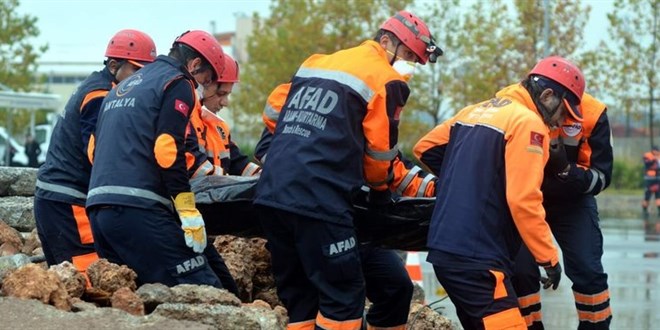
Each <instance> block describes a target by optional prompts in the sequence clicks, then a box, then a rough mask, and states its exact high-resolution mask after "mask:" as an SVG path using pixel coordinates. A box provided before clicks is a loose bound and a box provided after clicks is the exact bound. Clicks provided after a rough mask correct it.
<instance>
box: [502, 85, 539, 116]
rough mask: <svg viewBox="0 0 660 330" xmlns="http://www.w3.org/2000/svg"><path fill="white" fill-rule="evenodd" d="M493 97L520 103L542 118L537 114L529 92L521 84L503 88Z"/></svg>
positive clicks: (537, 111)
mask: <svg viewBox="0 0 660 330" xmlns="http://www.w3.org/2000/svg"><path fill="white" fill-rule="evenodd" d="M495 96H497V97H506V98H509V99H513V100H515V101H517V102H519V103H522V104H523V105H524V106H525V107H527V108H528V109H529V110H531V111H534V112H535V113H536V114H537V115H539V117H541V118H543V116H542V115H541V113H540V112H539V109H538V108H536V104H534V101H533V100H532V96H531V95H529V92H528V91H527V89H526V88H525V87H523V85H522V84H521V83H517V84H513V85H509V86H507V87H504V88H502V89H501V90H500V91H499V92H497V94H495Z"/></svg>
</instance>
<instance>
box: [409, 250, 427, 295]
mask: <svg viewBox="0 0 660 330" xmlns="http://www.w3.org/2000/svg"><path fill="white" fill-rule="evenodd" d="M406 270H407V271H408V275H409V276H410V279H411V280H412V281H413V282H414V283H417V285H419V286H420V287H421V286H422V285H423V284H424V281H423V280H422V265H421V264H420V263H419V253H417V252H408V258H407V259H406Z"/></svg>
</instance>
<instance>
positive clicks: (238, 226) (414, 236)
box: [192, 175, 435, 251]
mask: <svg viewBox="0 0 660 330" xmlns="http://www.w3.org/2000/svg"><path fill="white" fill-rule="evenodd" d="M257 180H258V179H257V178H254V177H241V176H231V175H229V176H207V177H203V178H201V179H198V180H196V181H195V182H193V183H192V189H193V191H194V192H195V201H196V203H197V208H198V209H199V211H200V213H202V216H203V218H204V221H205V224H206V232H207V233H208V234H209V235H235V236H241V237H264V233H263V231H262V229H261V226H260V225H259V220H258V214H257V210H256V208H255V207H254V206H253V205H252V200H253V198H254V193H255V189H256V184H257ZM367 195H368V191H367V190H365V189H362V190H360V191H358V192H356V193H355V194H354V197H353V206H354V209H355V228H356V232H357V236H358V240H359V241H360V242H361V243H370V244H375V245H377V246H380V247H383V248H388V249H399V250H405V251H426V236H427V233H428V226H429V222H430V220H431V213H432V212H433V207H434V205H435V198H424V197H420V198H409V197H401V198H398V199H396V200H395V201H394V202H393V203H392V204H391V205H389V206H387V207H384V208H379V209H372V208H370V207H369V204H368V203H367V201H366V197H367Z"/></svg>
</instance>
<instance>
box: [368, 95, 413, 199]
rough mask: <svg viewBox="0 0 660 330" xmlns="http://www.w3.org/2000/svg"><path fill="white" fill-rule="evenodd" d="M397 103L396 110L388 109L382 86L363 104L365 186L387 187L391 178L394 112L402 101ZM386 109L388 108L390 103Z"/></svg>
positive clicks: (394, 148) (395, 134)
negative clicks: (364, 107)
mask: <svg viewBox="0 0 660 330" xmlns="http://www.w3.org/2000/svg"><path fill="white" fill-rule="evenodd" d="M406 98H407V96H406ZM398 104H399V105H398V109H388V93H387V92H386V89H385V88H383V89H382V90H381V91H379V92H378V93H376V95H374V97H373V98H372V99H371V101H370V102H369V103H368V104H367V113H366V115H365V117H364V120H363V121H362V130H363V132H364V138H365V152H364V157H363V162H364V178H365V181H366V183H367V185H369V186H370V187H371V188H372V189H375V190H379V191H383V190H385V189H388V184H389V182H390V181H391V180H392V178H393V172H392V171H391V164H392V160H393V159H394V158H395V157H396V155H397V154H398V151H399V150H398V147H397V146H396V141H397V139H398V112H400V111H401V108H402V107H403V104H405V101H404V102H403V104H401V103H398ZM389 108H392V105H391V104H390V107H389ZM394 113H396V120H395V119H394V117H395V115H394ZM390 114H392V115H390ZM391 135H392V136H391Z"/></svg>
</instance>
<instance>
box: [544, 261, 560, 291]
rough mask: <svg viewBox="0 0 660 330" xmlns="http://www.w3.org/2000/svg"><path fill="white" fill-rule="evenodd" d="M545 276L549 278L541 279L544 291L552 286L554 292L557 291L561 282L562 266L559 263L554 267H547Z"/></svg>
mask: <svg viewBox="0 0 660 330" xmlns="http://www.w3.org/2000/svg"><path fill="white" fill-rule="evenodd" d="M545 274H546V275H547V276H548V277H541V283H543V289H547V288H549V287H550V286H552V289H553V290H557V287H558V286H559V280H561V265H559V262H557V264H555V265H554V266H550V267H545Z"/></svg>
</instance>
